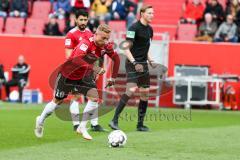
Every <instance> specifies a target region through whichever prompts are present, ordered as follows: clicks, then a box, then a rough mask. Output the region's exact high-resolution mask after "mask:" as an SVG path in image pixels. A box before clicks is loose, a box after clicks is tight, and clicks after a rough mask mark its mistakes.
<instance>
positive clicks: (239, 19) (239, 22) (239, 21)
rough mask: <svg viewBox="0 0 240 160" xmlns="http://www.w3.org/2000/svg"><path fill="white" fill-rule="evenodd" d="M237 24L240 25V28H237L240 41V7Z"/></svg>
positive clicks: (239, 26)
mask: <svg viewBox="0 0 240 160" xmlns="http://www.w3.org/2000/svg"><path fill="white" fill-rule="evenodd" d="M236 24H237V26H238V29H237V32H238V41H240V9H239V10H238V11H237V14H236Z"/></svg>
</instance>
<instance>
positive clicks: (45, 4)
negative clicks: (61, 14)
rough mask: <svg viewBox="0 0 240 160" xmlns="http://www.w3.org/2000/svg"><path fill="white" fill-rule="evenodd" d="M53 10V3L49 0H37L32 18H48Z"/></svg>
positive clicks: (45, 19)
mask: <svg viewBox="0 0 240 160" xmlns="http://www.w3.org/2000/svg"><path fill="white" fill-rule="evenodd" d="M50 11H51V3H50V2H49V1H36V2H34V3H33V10H32V16H31V18H35V19H36V18H38V19H43V20H44V21H45V22H46V21H47V20H48V15H49V13H50Z"/></svg>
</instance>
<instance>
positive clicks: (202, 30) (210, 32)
mask: <svg viewBox="0 0 240 160" xmlns="http://www.w3.org/2000/svg"><path fill="white" fill-rule="evenodd" d="M216 31H217V22H215V21H213V17H212V15H211V14H210V13H206V14H205V15H204V21H203V22H202V23H201V24H200V26H199V29H198V35H197V37H196V38H195V40H196V41H208V42H212V41H213V36H214V34H215V32H216Z"/></svg>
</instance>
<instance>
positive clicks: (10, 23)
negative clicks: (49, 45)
mask: <svg viewBox="0 0 240 160" xmlns="http://www.w3.org/2000/svg"><path fill="white" fill-rule="evenodd" d="M23 27H24V19H23V18H12V17H9V18H7V20H6V26H5V32H4V33H7V34H23Z"/></svg>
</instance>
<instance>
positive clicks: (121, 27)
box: [108, 21, 126, 36]
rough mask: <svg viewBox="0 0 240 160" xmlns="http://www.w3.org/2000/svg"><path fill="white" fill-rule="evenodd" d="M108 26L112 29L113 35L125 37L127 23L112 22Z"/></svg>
mask: <svg viewBox="0 0 240 160" xmlns="http://www.w3.org/2000/svg"><path fill="white" fill-rule="evenodd" d="M108 25H109V26H110V27H111V29H112V33H119V34H120V35H121V36H122V35H125V33H126V21H110V22H109V24H108ZM120 35H118V36H120Z"/></svg>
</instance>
